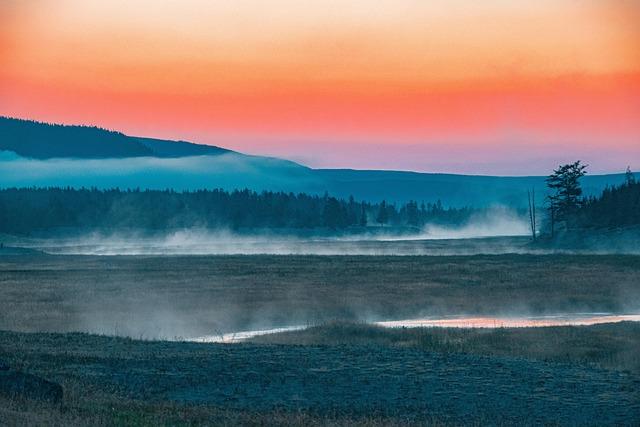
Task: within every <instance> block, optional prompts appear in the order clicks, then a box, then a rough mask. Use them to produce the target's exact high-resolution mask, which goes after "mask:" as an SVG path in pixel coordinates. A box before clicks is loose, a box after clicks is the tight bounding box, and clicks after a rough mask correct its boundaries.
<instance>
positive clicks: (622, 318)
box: [189, 313, 640, 343]
mask: <svg viewBox="0 0 640 427" xmlns="http://www.w3.org/2000/svg"><path fill="white" fill-rule="evenodd" d="M617 322H640V314H611V313H577V314H562V315H550V316H528V317H527V316H519V317H481V316H475V317H469V316H455V317H454V316H452V317H446V318H422V319H405V320H387V321H379V322H372V324H374V325H377V326H382V327H385V328H429V327H440V328H540V327H548V326H589V325H598V324H602V323H617ZM306 328H307V326H289V327H284V328H274V329H260V330H253V331H239V332H231V333H226V334H218V335H207V336H203V337H198V338H192V339H190V340H189V341H194V342H203V343H238V342H242V341H246V340H248V339H251V338H254V337H257V336H260V335H268V334H276V333H279V332H289V331H299V330H302V329H306Z"/></svg>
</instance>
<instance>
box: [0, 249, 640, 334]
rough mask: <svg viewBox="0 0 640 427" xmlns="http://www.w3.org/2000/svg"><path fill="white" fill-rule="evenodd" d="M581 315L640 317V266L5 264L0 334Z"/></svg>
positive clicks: (98, 260)
mask: <svg viewBox="0 0 640 427" xmlns="http://www.w3.org/2000/svg"><path fill="white" fill-rule="evenodd" d="M575 312H636V313H637V312H640V257H638V256H619V255H617V256H596V255H589V256H587V255H493V256H481V255H478V256H451V257H449V256H447V257H429V256H420V257H380V256H356V257H352V256H204V257H197V256H169V257H141V256H129V257H119V256H116V257H90V256H30V255H27V256H4V257H0V313H2V315H1V316H0V329H5V330H15V331H24V332H37V331H48V332H71V331H82V332H94V333H103V334H108V335H125V336H131V337H135V338H174V337H195V336H201V335H209V334H214V333H219V332H229V331H237V330H247V329H260V328H270V327H279V326H288V325H299V324H302V325H304V324H311V325H312V324H321V323H326V322H328V321H333V320H348V321H371V320H393V319H403V318H413V317H422V316H440V315H450V314H486V315H518V314H544V313H551V314H555V313H575Z"/></svg>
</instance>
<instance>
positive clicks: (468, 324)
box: [376, 314, 640, 328]
mask: <svg viewBox="0 0 640 427" xmlns="http://www.w3.org/2000/svg"><path fill="white" fill-rule="evenodd" d="M625 321H635V322H638V321H640V315H639V314H621V315H610V314H602V315H595V314H589V315H583V316H580V315H576V316H540V317H456V318H447V319H442V318H440V319H408V320H393V321H384V322H376V324H377V325H378V326H384V327H388V328H400V327H405V328H419V327H444V328H538V327H544V326H588V325H597V324H601V323H617V322H625Z"/></svg>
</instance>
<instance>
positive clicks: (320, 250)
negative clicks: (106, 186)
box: [28, 208, 528, 255]
mask: <svg viewBox="0 0 640 427" xmlns="http://www.w3.org/2000/svg"><path fill="white" fill-rule="evenodd" d="M526 233H527V224H526V223H525V222H524V221H523V220H522V219H521V218H519V217H517V216H516V215H515V214H514V213H513V212H511V211H508V210H506V209H501V208H496V209H493V210H490V211H487V212H486V213H485V214H483V215H478V216H476V217H473V218H472V219H471V220H470V221H469V222H468V223H466V224H464V225H463V226H461V227H457V228H456V227H443V226H437V225H433V224H429V225H427V226H425V227H424V229H423V230H422V231H420V232H416V233H414V234H409V235H407V234H399V233H397V232H394V231H393V229H392V228H384V227H380V228H377V229H373V231H372V232H370V233H367V234H357V235H347V236H330V235H324V236H311V237H299V236H291V235H284V236H283V235H276V234H273V233H252V234H239V233H234V232H231V231H228V230H206V229H188V230H178V231H172V232H167V233H163V234H161V235H148V234H143V233H139V232H129V233H124V232H115V233H110V234H105V233H91V234H88V235H84V236H80V237H73V238H55V239H42V240H33V241H31V242H30V244H29V245H28V246H31V247H34V248H38V249H41V250H44V251H45V252H48V253H57V254H66V255H239V254H240V255H242V254H246V255H254V254H274V255H457V254H477V253H491V254H494V253H495V254H497V253H506V252H523V251H527V249H526V248H525V247H524V246H525V245H526V244H527V243H528V240H527V238H526V237H525V238H522V237H518V236H524V235H526ZM504 236H513V237H512V238H507V239H479V238H487V237H504Z"/></svg>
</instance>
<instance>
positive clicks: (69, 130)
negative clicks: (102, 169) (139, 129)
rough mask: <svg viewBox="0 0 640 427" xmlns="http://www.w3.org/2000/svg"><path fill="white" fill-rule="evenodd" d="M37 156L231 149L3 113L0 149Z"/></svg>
mask: <svg viewBox="0 0 640 427" xmlns="http://www.w3.org/2000/svg"><path fill="white" fill-rule="evenodd" d="M2 150H4V151H13V152H14V153H16V154H18V155H20V156H23V157H30V158H34V159H50V158H56V157H69V158H81V159H104V158H126V157H141V156H154V157H184V156H197V155H217V154H223V153H228V152H230V151H229V150H225V149H223V148H220V147H214V146H209V145H199V144H192V143H188V142H184V141H166V140H160V139H153V138H139V137H134V136H127V135H125V134H123V133H120V132H114V131H109V130H106V129H101V128H98V127H94V126H67V125H57V124H48V123H40V122H35V121H31V120H20V119H13V118H8V117H0V151H2Z"/></svg>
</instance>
